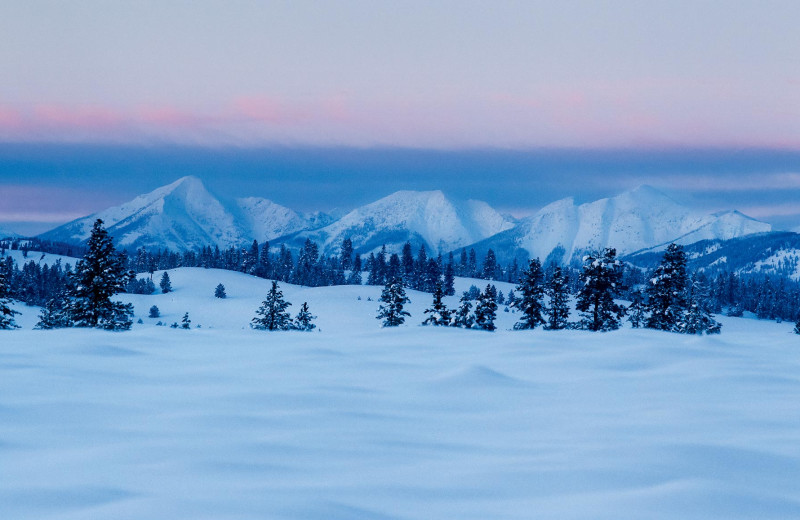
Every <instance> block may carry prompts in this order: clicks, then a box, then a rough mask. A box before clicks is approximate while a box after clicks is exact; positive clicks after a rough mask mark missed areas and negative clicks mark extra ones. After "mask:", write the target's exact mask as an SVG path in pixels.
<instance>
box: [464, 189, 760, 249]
mask: <svg viewBox="0 0 800 520" xmlns="http://www.w3.org/2000/svg"><path fill="white" fill-rule="evenodd" d="M770 230H771V226H770V225H769V224H766V223H764V222H759V221H757V220H754V219H751V218H750V217H747V216H745V215H742V214H741V213H739V212H737V211H728V212H722V213H715V214H711V215H708V214H703V213H699V212H696V211H693V210H690V209H688V208H685V207H683V206H681V205H679V204H678V203H676V202H675V201H673V200H672V199H670V198H669V197H667V196H666V195H664V194H663V193H661V192H659V191H658V190H656V189H654V188H651V187H649V186H640V187H638V188H636V189H634V190H631V191H628V192H625V193H622V194H620V195H618V196H616V197H612V198H606V199H600V200H597V201H594V202H590V203H587V204H581V205H577V204H575V201H574V200H573V199H571V198H569V199H563V200H560V201H557V202H554V203H552V204H550V205H548V206H546V207H544V208H542V209H541V210H540V211H539V212H538V213H536V214H535V215H533V216H531V217H528V218H525V219H523V220H522V221H520V223H519V224H518V225H517V226H516V227H514V228H513V229H510V230H508V231H505V232H502V233H499V234H498V235H496V236H493V237H491V238H489V239H487V240H485V241H483V242H480V243H478V244H476V245H475V249H476V251H477V252H478V253H479V254H485V251H486V250H488V249H489V248H491V249H493V250H494V251H495V253H497V254H498V257H500V258H502V259H506V260H508V259H510V258H512V257H517V258H519V259H523V258H528V257H538V258H540V259H547V260H549V261H555V262H570V261H573V260H575V259H576V258H578V257H579V256H580V255H582V254H583V252H584V251H587V250H599V249H602V248H605V247H615V248H616V249H617V251H618V253H619V254H626V253H632V252H634V251H639V250H642V249H647V248H650V247H654V246H657V245H660V244H665V243H668V242H672V241H676V242H679V243H682V244H689V243H692V242H697V241H698V240H707V239H729V238H734V237H738V236H744V235H749V234H752V233H762V232H767V231H770Z"/></svg>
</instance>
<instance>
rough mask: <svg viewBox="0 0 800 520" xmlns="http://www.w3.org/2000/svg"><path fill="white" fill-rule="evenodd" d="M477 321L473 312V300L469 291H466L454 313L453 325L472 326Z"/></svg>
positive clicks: (467, 327) (466, 327) (468, 327)
mask: <svg viewBox="0 0 800 520" xmlns="http://www.w3.org/2000/svg"><path fill="white" fill-rule="evenodd" d="M474 323H475V316H474V315H473V314H472V301H471V300H470V295H469V293H468V292H466V291H464V293H463V294H462V295H461V300H460V301H459V306H458V309H457V310H456V311H455V312H454V313H453V323H452V324H453V326H454V327H464V328H465V329H470V328H472V325H473V324H474Z"/></svg>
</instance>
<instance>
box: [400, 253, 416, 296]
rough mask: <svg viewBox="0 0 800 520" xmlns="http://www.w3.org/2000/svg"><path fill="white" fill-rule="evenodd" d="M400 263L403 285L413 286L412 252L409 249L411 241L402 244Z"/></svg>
mask: <svg viewBox="0 0 800 520" xmlns="http://www.w3.org/2000/svg"><path fill="white" fill-rule="evenodd" d="M400 264H401V265H402V267H403V285H405V286H406V287H410V288H413V287H414V284H415V281H414V280H415V278H414V253H412V251H411V243H410V242H406V243H405V244H403V251H402V252H401V253H400Z"/></svg>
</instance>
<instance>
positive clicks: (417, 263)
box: [0, 239, 800, 321]
mask: <svg viewBox="0 0 800 520" xmlns="http://www.w3.org/2000/svg"><path fill="white" fill-rule="evenodd" d="M8 250H19V251H22V253H23V258H26V261H23V262H22V263H21V265H20V264H18V263H17V262H14V261H13V259H12V258H11V257H10V256H6V255H5V253H6V251H8ZM32 251H36V252H37V253H32ZM29 252H30V253H29ZM42 252H44V253H48V254H57V255H64V256H82V255H83V254H85V252H86V248H85V247H80V246H74V245H68V244H61V243H53V242H47V241H40V240H37V239H30V240H5V241H0V272H2V274H3V275H4V276H5V279H6V284H7V294H8V296H9V297H10V298H11V299H14V300H19V301H22V302H24V303H25V304H27V305H36V306H45V305H46V304H47V302H48V301H50V300H51V299H53V298H54V297H55V296H56V295H58V294H59V293H60V292H63V290H64V288H65V286H66V284H67V283H68V280H69V275H70V273H71V272H72V271H73V269H74V266H73V265H70V264H68V263H62V262H60V261H56V262H53V263H51V264H47V263H44V262H40V261H39V260H40V259H41V258H36V257H34V256H33V255H34V254H39V255H41V253H42ZM122 255H123V258H124V261H125V262H126V265H127V268H128V269H129V270H131V271H133V272H134V273H138V275H137V276H135V277H132V278H131V281H130V282H129V283H128V284H127V285H126V286H125V289H124V290H125V291H126V292H131V293H144V294H150V293H153V292H155V291H156V290H158V289H157V285H158V284H157V282H158V281H157V280H153V277H152V273H153V272H155V271H162V270H169V269H174V268H177V267H202V268H216V269H225V270H230V271H238V272H243V273H247V274H251V275H253V276H257V277H260V278H265V279H272V280H277V281H280V282H286V283H292V284H297V285H304V286H310V287H318V286H329V285H344V284H351V285H356V284H363V283H366V284H368V285H377V286H382V285H385V284H386V283H387V282H389V281H391V280H394V279H399V280H401V282H402V284H403V286H404V287H406V288H409V289H414V290H418V291H423V292H428V293H434V291H435V290H436V287H437V284H441V286H442V290H443V293H444V294H445V295H453V294H455V290H454V287H453V279H454V277H456V276H459V277H468V278H479V279H484V280H488V281H502V282H510V283H513V284H519V283H520V282H521V280H522V276H523V273H524V272H525V271H526V269H527V268H528V266H519V265H518V264H517V262H516V261H514V262H512V263H511V264H508V265H501V264H500V263H499V262H498V261H497V259H496V257H495V255H494V253H493V251H491V250H489V251H488V252H487V254H486V255H485V257H484V258H480V259H479V258H477V256H476V254H475V251H474V250H473V249H462V250H460V251H457V252H456V253H450V254H448V255H446V256H442V255H437V256H429V255H428V251H427V250H426V248H425V247H424V246H423V247H420V248H419V249H418V250H417V251H413V249H412V246H411V244H409V243H407V244H406V245H405V246H404V247H403V250H402V251H401V253H400V254H396V253H391V254H390V253H388V252H386V250H385V248H384V250H383V251H380V252H378V253H370V254H369V255H367V256H366V257H363V256H362V255H360V254H357V253H354V251H353V245H352V242H351V241H350V240H349V239H345V240H344V241H343V242H342V245H341V248H340V253H339V255H335V256H330V257H322V256H321V255H320V254H319V247H318V245H317V244H316V243H314V242H312V241H310V240H308V241H306V243H305V244H304V245H303V247H301V248H300V250H299V251H297V252H293V251H291V250H289V249H287V248H286V247H285V246H283V245H282V246H280V247H278V248H273V247H271V246H270V244H269V242H264V243H262V244H259V243H258V242H256V241H253V243H252V244H251V245H250V247H247V248H228V249H223V250H221V249H219V248H218V247H205V248H202V249H201V250H199V251H186V252H183V253H179V252H175V251H169V250H156V251H148V250H145V249H139V250H137V251H135V252H131V253H126V252H122ZM581 269H582V267H581V266H560V267H557V266H555V265H553V264H550V265H546V266H543V267H542V277H543V279H542V283H543V286H545V287H546V286H548V284H552V283H553V279H554V277H556V276H557V277H558V280H557V282H558V283H563V284H564V285H565V287H566V290H567V294H570V295H572V296H573V297H577V296H579V294H580V291H581V289H582V284H583V282H582V279H581ZM656 269H657V268H651V269H645V268H640V267H635V266H632V265H630V264H628V263H624V262H623V263H622V264H621V282H620V287H619V291H618V297H619V298H621V299H625V300H628V301H636V300H637V299H638V298H647V295H646V292H647V286H648V283H649V281H651V280H652V278H653V276H654V272H655V271H656ZM687 276H689V277H690V278H691V279H692V280H693V283H695V284H697V286H698V287H701V288H703V289H702V290H703V296H702V298H703V299H704V302H705V303H704V305H706V306H707V307H708V308H709V309H710V310H711V311H712V312H714V313H718V314H719V313H724V314H727V315H729V316H741V315H743V314H744V313H745V312H750V313H753V314H754V315H755V316H756V317H757V318H759V319H768V320H777V321H797V319H798V317H800V312H799V311H800V283H798V282H795V281H793V280H792V279H791V278H789V277H788V276H778V275H763V274H760V275H759V274H744V275H742V274H737V273H734V272H728V271H719V272H716V273H713V274H711V275H707V274H705V271H697V272H694V273H691V272H690V273H688V274H687ZM470 292H471V293H472V294H469V295H468V296H469V297H471V298H472V299H473V300H477V299H478V298H479V296H480V290H478V288H477V287H474V288H473V290H471V291H470ZM495 292H496V294H497V303H498V304H501V305H502V304H506V305H511V304H513V303H514V299H515V297H516V296H515V295H514V294H513V293H512V294H508V295H504V294H503V293H502V291H495ZM509 296H510V298H509Z"/></svg>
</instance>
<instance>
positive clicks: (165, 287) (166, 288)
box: [158, 271, 172, 294]
mask: <svg viewBox="0 0 800 520" xmlns="http://www.w3.org/2000/svg"><path fill="white" fill-rule="evenodd" d="M158 286H159V287H161V292H162V293H163V294H167V293H168V292H172V282H170V280H169V273H168V272H166V271H164V274H162V275H161V282H159V284H158Z"/></svg>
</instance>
